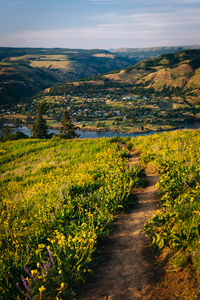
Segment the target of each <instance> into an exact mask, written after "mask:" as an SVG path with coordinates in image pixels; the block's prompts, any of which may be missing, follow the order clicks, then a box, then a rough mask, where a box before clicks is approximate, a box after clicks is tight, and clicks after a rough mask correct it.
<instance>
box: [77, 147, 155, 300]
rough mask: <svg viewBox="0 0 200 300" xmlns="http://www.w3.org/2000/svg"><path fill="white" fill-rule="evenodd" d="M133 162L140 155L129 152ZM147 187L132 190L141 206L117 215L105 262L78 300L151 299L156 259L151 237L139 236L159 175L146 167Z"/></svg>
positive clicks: (149, 214) (151, 210)
mask: <svg viewBox="0 0 200 300" xmlns="http://www.w3.org/2000/svg"><path fill="white" fill-rule="evenodd" d="M129 161H130V163H134V164H138V154H137V153H136V152H134V151H132V152H131V153H130V160H129ZM145 172H146V176H147V177H146V179H147V186H146V187H145V188H139V189H133V191H132V192H133V193H134V194H136V195H137V197H138V202H139V205H138V207H137V208H136V209H133V210H131V211H129V212H127V213H125V214H121V215H119V216H117V218H116V219H115V222H114V225H113V232H112V234H111V236H110V237H109V238H108V240H107V241H106V243H105V245H104V249H103V253H102V254H103V256H104V257H105V262H102V263H101V264H99V266H97V267H96V269H95V270H94V278H93V279H92V280H91V281H90V282H89V283H88V284H86V286H85V287H84V289H82V290H80V293H79V296H77V297H76V298H75V299H77V300H78V299H79V300H94V299H96V300H138V299H142V300H146V299H151V296H150V293H151V284H153V283H154V282H155V281H157V280H156V263H155V258H154V256H153V254H152V253H151V251H149V248H148V245H149V244H150V239H151V237H146V236H145V234H144V233H142V234H141V235H139V231H140V230H142V229H143V226H144V224H145V223H146V222H147V221H148V220H149V219H150V218H151V217H152V215H153V214H154V213H155V211H156V209H157V204H158V194H157V187H156V185H155V184H156V183H157V182H158V180H159V176H158V174H157V173H156V172H155V170H154V169H153V168H152V167H151V166H150V165H148V166H147V167H146V170H145Z"/></svg>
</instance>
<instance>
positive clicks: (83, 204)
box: [0, 139, 139, 299]
mask: <svg viewBox="0 0 200 300" xmlns="http://www.w3.org/2000/svg"><path fill="white" fill-rule="evenodd" d="M0 149H1V150H0V163H1V177H0V186H1V204H0V205H1V206H0V207H1V217H0V223H1V226H0V228H1V229H0V231H1V234H0V245H1V247H0V249H1V254H0V264H1V267H0V270H1V271H0V278H1V285H0V292H1V293H2V298H1V299H11V298H12V299H23V298H24V297H23V296H22V294H23V293H24V294H26V295H29V296H30V295H31V296H32V298H33V299H36V298H37V299H38V297H40V296H41V293H43V296H44V297H46V298H45V299H55V297H56V296H58V295H59V298H64V299H66V297H67V295H70V294H72V293H73V287H74V286H76V285H77V284H80V282H84V279H85V276H86V274H87V273H88V272H89V271H90V267H91V266H92V265H93V264H94V262H95V260H96V256H95V255H94V253H95V249H96V244H97V242H98V241H100V240H101V239H102V238H104V237H105V236H106V235H107V234H108V231H109V224H110V223H111V221H112V218H113V215H114V214H115V213H116V212H119V211H122V210H123V209H124V208H126V207H129V206H132V205H134V199H132V198H131V197H130V189H131V187H132V186H137V185H138V184H139V177H138V176H137V174H138V169H136V168H133V169H129V168H128V167H127V162H126V160H124V159H123V157H125V156H126V151H125V150H121V148H120V147H118V146H117V145H116V144H113V143H111V142H110V140H108V139H97V140H71V141H65V140H59V139H52V140H21V141H16V142H6V143H1V144H0ZM27 268H28V269H27ZM21 276H23V277H21ZM23 278H26V280H27V281H28V285H29V287H27V286H26V282H25V283H24V279H23ZM17 283H18V284H17ZM16 284H17V286H18V288H19V286H20V287H21V290H22V292H21V293H20V291H19V290H18V289H17V287H16ZM17 297H18V298H17ZM34 297H35V298H34Z"/></svg>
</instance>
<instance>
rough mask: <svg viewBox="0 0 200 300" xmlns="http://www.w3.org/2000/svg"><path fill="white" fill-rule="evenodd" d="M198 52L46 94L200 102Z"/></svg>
mask: <svg viewBox="0 0 200 300" xmlns="http://www.w3.org/2000/svg"><path fill="white" fill-rule="evenodd" d="M199 78H200V50H183V51H180V52H177V53H173V54H163V55H161V56H159V57H158V58H152V59H146V60H143V61H141V62H139V63H137V64H136V65H134V66H132V67H127V68H125V69H122V70H120V71H115V72H110V73H108V74H105V75H102V76H98V77H94V78H92V79H90V80H89V79H88V80H84V81H79V82H74V83H71V84H69V83H65V84H64V83H63V84H62V85H57V86H53V87H51V88H50V89H49V90H48V93H49V94H53V95H55V94H63V93H65V92H66V93H69V92H70V90H71V91H72V90H74V91H75V90H76V91H77V92H81V93H84V92H87V91H91V92H95V91H96V92H100V91H107V92H113V93H115V94H120V93H121V94H122V93H133V94H135V95H140V96H155V97H166V99H168V100H170V99H171V100H173V101H178V102H180V103H187V104H188V103H189V104H199V102H200V81H199Z"/></svg>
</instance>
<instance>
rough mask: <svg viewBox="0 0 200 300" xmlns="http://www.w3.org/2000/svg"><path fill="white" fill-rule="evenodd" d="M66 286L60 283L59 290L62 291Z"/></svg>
mask: <svg viewBox="0 0 200 300" xmlns="http://www.w3.org/2000/svg"><path fill="white" fill-rule="evenodd" d="M66 286H67V284H65V283H64V282H62V283H61V284H60V288H61V289H62V290H63V289H64V288H65V287H66Z"/></svg>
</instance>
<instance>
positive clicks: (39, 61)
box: [0, 48, 133, 104]
mask: <svg viewBox="0 0 200 300" xmlns="http://www.w3.org/2000/svg"><path fill="white" fill-rule="evenodd" d="M132 63H133V62H132V61H131V60H129V59H128V58H123V57H119V56H118V55H117V54H111V53H110V52H109V51H105V50H98V49H93V50H81V49H57V48H56V49H42V48H41V49H31V48H0V99H1V104H8V103H12V102H17V101H19V100H22V99H25V98H27V97H30V96H33V95H34V94H36V93H38V92H39V91H41V90H43V89H45V88H47V87H50V86H51V85H54V84H55V83H60V82H64V81H70V80H74V79H79V78H84V77H89V76H94V75H97V74H100V73H106V72H109V71H111V70H116V69H118V70H119V69H121V68H124V67H127V66H130V65H132Z"/></svg>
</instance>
